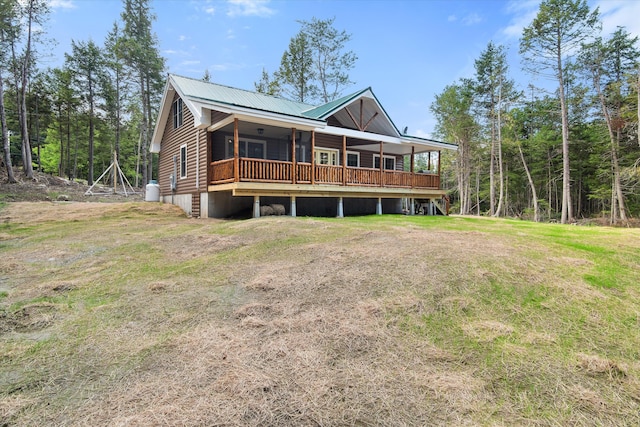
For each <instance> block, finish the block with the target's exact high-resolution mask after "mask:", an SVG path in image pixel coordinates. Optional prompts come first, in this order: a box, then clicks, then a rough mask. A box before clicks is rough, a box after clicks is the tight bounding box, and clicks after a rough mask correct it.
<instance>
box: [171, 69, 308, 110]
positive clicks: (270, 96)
mask: <svg viewBox="0 0 640 427" xmlns="http://www.w3.org/2000/svg"><path fill="white" fill-rule="evenodd" d="M169 76H173V77H180V78H182V79H188V80H193V81H196V82H200V83H205V84H210V85H214V86H219V87H223V88H227V89H233V90H239V91H242V92H246V93H250V94H252V95H258V96H264V97H267V98H273V99H277V100H279V101H286V102H292V103H295V104H300V105H304V106H308V107H310V108H308V110H312V109H314V108H316V107H317V105H313V104H307V103H306V102H299V101H294V100H292V99H288V98H283V97H279V96H274V95H269V94H266V93H262V92H256V91H253V90H249V89H243V88H240V87H234V86H229V85H225V84H220V83H214V82H207V81H204V80H202V79H196V78H194V77H187V76H182V75H180V74H174V73H169ZM304 111H306V110H304Z"/></svg>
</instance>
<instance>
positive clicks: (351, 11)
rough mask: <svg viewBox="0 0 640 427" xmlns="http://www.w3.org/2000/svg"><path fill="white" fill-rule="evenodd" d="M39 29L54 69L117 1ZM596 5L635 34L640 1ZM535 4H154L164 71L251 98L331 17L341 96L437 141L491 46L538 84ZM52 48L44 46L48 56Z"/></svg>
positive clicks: (520, 75)
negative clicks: (344, 36)
mask: <svg viewBox="0 0 640 427" xmlns="http://www.w3.org/2000/svg"><path fill="white" fill-rule="evenodd" d="M49 2H50V6H51V15H50V18H49V21H48V22H47V23H46V24H45V25H44V31H45V32H46V34H47V37H48V38H49V39H52V40H54V41H55V44H54V45H53V47H52V48H50V50H51V53H52V55H49V56H48V58H47V59H46V61H45V62H44V63H42V65H43V66H44V67H58V66H61V65H62V62H63V61H64V53H65V52H67V53H68V52H70V51H71V40H76V41H88V40H90V39H91V40H93V41H94V42H95V43H96V44H98V45H102V44H103V42H104V38H105V36H106V34H107V33H108V32H109V31H110V30H111V29H112V27H113V23H114V22H116V21H119V20H120V13H121V11H122V9H123V7H122V2H121V1H120V0H49ZM588 3H589V6H590V7H591V8H592V9H593V8H595V7H599V9H600V14H601V18H602V21H603V35H608V34H610V33H612V32H613V31H614V30H615V29H616V26H624V27H626V29H627V31H628V32H630V33H631V34H632V35H635V36H640V19H639V18H638V17H640V0H589V1H588ZM539 4H540V1H539V0H395V1H394V0H289V1H284V0H155V1H152V3H151V6H152V11H153V13H154V14H155V16H156V21H155V22H154V24H153V29H154V32H155V34H156V36H157V38H158V43H159V49H160V53H161V55H162V56H164V57H165V58H166V67H167V69H166V71H167V72H168V73H174V74H179V75H182V76H186V77H193V78H202V76H203V75H204V73H205V70H208V71H209V73H210V74H211V81H212V82H214V83H219V84H223V85H227V86H232V87H237V88H242V89H248V90H253V89H254V83H255V82H256V81H258V80H259V79H260V76H261V73H262V69H263V68H264V69H266V70H267V71H268V72H269V73H272V72H273V71H275V70H276V69H277V68H278V67H279V65H280V59H281V57H282V54H283V52H284V51H285V50H286V49H287V48H288V45H289V40H290V39H291V38H292V37H293V36H295V35H296V33H297V32H298V31H299V29H300V25H299V23H298V22H297V21H300V20H307V21H308V20H311V19H312V18H314V17H315V18H317V19H329V18H335V21H334V27H335V28H336V29H338V30H345V31H346V32H347V33H350V34H351V37H352V38H351V40H350V42H349V43H348V44H347V49H349V50H352V51H353V52H354V53H355V54H356V55H357V57H358V60H357V61H356V64H355V67H354V68H353V69H352V70H351V71H350V77H351V80H352V81H353V82H354V84H353V85H351V86H349V87H348V88H346V89H345V90H344V92H343V95H347V94H350V93H354V92H357V91H359V90H361V89H364V88H367V87H371V88H372V90H373V93H374V94H375V95H376V97H377V98H378V101H379V102H380V103H381V105H382V106H383V108H384V109H385V111H386V112H387V114H388V115H389V116H390V118H391V119H392V121H393V122H394V124H395V125H396V127H397V128H398V129H399V130H402V129H404V128H405V127H407V128H408V133H409V134H410V135H414V136H420V137H426V138H430V137H433V132H434V128H435V125H436V121H435V118H434V116H433V115H432V113H431V112H430V110H429V106H430V105H431V103H432V102H433V101H434V99H435V96H436V95H437V94H439V93H441V92H442V91H443V90H444V89H445V87H446V86H447V85H450V84H453V83H455V82H456V81H457V80H458V79H460V78H467V77H472V76H473V74H474V61H475V60H476V59H477V58H478V57H479V55H480V53H481V52H482V51H483V50H484V49H485V48H486V47H487V44H488V43H489V42H490V41H493V42H494V43H495V44H501V45H504V46H505V47H506V48H507V52H508V60H509V72H510V75H511V76H512V78H513V79H514V80H515V81H516V84H517V85H518V87H519V88H520V89H525V88H526V87H527V85H529V84H530V83H532V84H534V85H542V86H544V85H545V84H549V83H548V82H547V83H545V82H540V81H536V80H535V78H534V77H532V76H531V75H528V74H526V73H524V72H523V71H522V64H521V62H520V57H519V55H518V46H519V38H520V37H521V35H522V29H523V28H524V27H525V26H527V25H529V24H530V23H531V21H532V20H533V18H534V17H535V15H536V13H537V10H538V6H539ZM48 49H49V48H48Z"/></svg>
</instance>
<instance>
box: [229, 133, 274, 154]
mask: <svg viewBox="0 0 640 427" xmlns="http://www.w3.org/2000/svg"><path fill="white" fill-rule="evenodd" d="M238 151H239V156H240V157H249V158H252V159H266V158H267V142H266V141H260V140H258V139H247V138H242V139H240V140H239V141H238ZM226 157H227V159H230V158H232V157H233V137H231V136H229V137H227V156H226Z"/></svg>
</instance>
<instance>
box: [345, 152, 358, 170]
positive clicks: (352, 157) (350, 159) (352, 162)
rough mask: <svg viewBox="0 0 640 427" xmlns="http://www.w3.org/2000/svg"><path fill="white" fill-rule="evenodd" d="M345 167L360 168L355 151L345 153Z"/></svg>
mask: <svg viewBox="0 0 640 427" xmlns="http://www.w3.org/2000/svg"><path fill="white" fill-rule="evenodd" d="M347 166H350V167H353V168H359V167H360V153H359V152H357V151H347Z"/></svg>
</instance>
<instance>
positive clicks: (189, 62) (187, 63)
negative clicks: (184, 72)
mask: <svg viewBox="0 0 640 427" xmlns="http://www.w3.org/2000/svg"><path fill="white" fill-rule="evenodd" d="M199 63H200V61H182V62H181V63H180V65H198V64H199Z"/></svg>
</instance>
